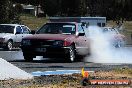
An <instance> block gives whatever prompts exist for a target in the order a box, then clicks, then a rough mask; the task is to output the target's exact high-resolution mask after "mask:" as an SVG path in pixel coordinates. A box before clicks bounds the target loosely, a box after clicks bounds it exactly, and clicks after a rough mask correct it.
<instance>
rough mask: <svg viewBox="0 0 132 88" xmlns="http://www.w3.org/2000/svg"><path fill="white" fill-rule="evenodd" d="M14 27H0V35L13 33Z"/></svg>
mask: <svg viewBox="0 0 132 88" xmlns="http://www.w3.org/2000/svg"><path fill="white" fill-rule="evenodd" d="M14 28H15V26H9V25H0V33H14Z"/></svg>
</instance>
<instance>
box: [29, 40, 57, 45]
mask: <svg viewBox="0 0 132 88" xmlns="http://www.w3.org/2000/svg"><path fill="white" fill-rule="evenodd" d="M54 41H55V40H32V41H31V45H32V46H52V45H53V43H54Z"/></svg>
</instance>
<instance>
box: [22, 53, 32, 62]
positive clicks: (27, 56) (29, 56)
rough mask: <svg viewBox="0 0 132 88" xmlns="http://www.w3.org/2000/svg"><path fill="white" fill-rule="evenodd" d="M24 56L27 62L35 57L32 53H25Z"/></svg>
mask: <svg viewBox="0 0 132 88" xmlns="http://www.w3.org/2000/svg"><path fill="white" fill-rule="evenodd" d="M23 56H24V59H25V61H26V62H31V61H33V57H32V56H31V55H27V54H26V55H25V54H24V55H23Z"/></svg>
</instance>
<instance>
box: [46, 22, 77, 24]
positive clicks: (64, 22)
mask: <svg viewBox="0 0 132 88" xmlns="http://www.w3.org/2000/svg"><path fill="white" fill-rule="evenodd" d="M48 23H72V24H76V23H77V22H48Z"/></svg>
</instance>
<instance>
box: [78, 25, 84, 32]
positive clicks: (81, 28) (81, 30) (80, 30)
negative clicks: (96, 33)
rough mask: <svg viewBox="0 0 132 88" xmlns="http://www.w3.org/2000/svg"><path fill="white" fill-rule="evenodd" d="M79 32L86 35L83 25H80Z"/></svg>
mask: <svg viewBox="0 0 132 88" xmlns="http://www.w3.org/2000/svg"><path fill="white" fill-rule="evenodd" d="M78 32H79V33H84V30H83V27H82V26H81V25H78Z"/></svg>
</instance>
